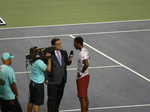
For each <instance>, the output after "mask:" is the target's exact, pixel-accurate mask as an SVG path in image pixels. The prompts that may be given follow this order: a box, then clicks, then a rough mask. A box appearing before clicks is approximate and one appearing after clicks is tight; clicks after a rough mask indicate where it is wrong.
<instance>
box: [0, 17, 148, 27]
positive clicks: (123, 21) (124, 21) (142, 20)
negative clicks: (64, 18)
mask: <svg viewBox="0 0 150 112" xmlns="http://www.w3.org/2000/svg"><path fill="white" fill-rule="evenodd" d="M144 21H150V19H141V20H122V21H108V22H94V23H76V24H59V25H43V26H26V27H8V28H0V30H1V29H21V28H23V29H25V28H42V27H55V26H78V25H91V24H105V23H127V22H144Z"/></svg>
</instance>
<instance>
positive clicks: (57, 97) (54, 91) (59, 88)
mask: <svg viewBox="0 0 150 112" xmlns="http://www.w3.org/2000/svg"><path fill="white" fill-rule="evenodd" d="M64 87H65V83H61V84H60V85H53V84H48V101H47V106H48V112H59V105H60V102H61V99H62V97H63V93H64Z"/></svg>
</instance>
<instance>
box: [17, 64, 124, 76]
mask: <svg viewBox="0 0 150 112" xmlns="http://www.w3.org/2000/svg"><path fill="white" fill-rule="evenodd" d="M118 67H122V66H120V65H111V66H97V67H89V69H97V68H99V69H100V68H118ZM67 70H68V71H73V70H77V68H68V69H67ZM26 73H30V71H26V72H15V74H16V75H17V74H26Z"/></svg>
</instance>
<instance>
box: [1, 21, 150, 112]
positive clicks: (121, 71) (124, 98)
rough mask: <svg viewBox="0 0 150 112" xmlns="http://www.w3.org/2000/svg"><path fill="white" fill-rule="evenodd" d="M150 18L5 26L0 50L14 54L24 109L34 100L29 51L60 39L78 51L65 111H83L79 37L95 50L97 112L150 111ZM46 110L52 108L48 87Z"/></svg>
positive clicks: (92, 91)
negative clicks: (76, 46)
mask: <svg viewBox="0 0 150 112" xmlns="http://www.w3.org/2000/svg"><path fill="white" fill-rule="evenodd" d="M149 35H150V20H135V21H134V20H133V21H120V22H119V21H118V22H102V23H90V24H74V25H73V24H72V25H53V26H39V27H18V28H1V29H0V48H1V50H0V54H2V53H3V52H6V51H7V52H11V53H12V54H13V55H14V56H15V58H14V59H13V65H12V67H13V68H14V69H15V73H16V77H17V85H18V91H19V94H20V98H19V101H20V103H21V106H22V108H23V110H24V112H25V111H26V109H27V102H28V84H29V79H28V75H27V71H29V67H28V68H27V71H26V67H25V65H26V63H25V55H26V54H27V53H28V51H29V48H30V47H32V46H35V45H37V46H39V47H48V46H50V40H51V39H52V38H54V37H58V38H60V39H61V41H62V47H63V49H66V50H67V51H68V53H69V52H70V51H71V50H74V54H75V55H74V58H73V63H72V65H70V66H69V67H68V82H67V84H66V88H65V92H64V97H63V99H62V102H61V105H60V110H61V112H78V111H80V104H79V101H78V98H77V93H76V82H75V80H76V65H77V58H78V53H79V51H76V50H75V49H74V47H73V38H74V37H76V36H82V37H83V38H84V40H85V44H84V46H85V47H86V48H87V49H88V50H89V52H90V57H91V59H90V68H89V69H90V70H89V72H90V74H91V81H90V86H89V100H90V111H91V112H149V109H150V103H149V102H150V95H149V93H150V87H149V85H150V83H149V82H150V75H149V72H150V71H149V70H150V66H149V62H150V56H149V55H150V47H149V44H150V38H149ZM46 89H47V88H46V85H45V104H44V105H43V106H42V107H41V112H46V110H47V106H46V105H47V93H46V92H47V90H46Z"/></svg>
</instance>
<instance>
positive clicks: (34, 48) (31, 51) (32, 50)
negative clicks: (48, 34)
mask: <svg viewBox="0 0 150 112" xmlns="http://www.w3.org/2000/svg"><path fill="white" fill-rule="evenodd" d="M37 48H38V47H37V46H34V47H31V48H30V54H32V53H35V51H36V49H37Z"/></svg>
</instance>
